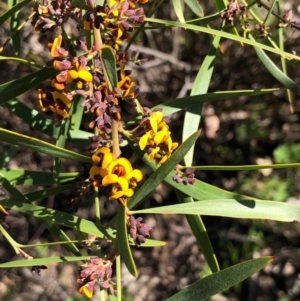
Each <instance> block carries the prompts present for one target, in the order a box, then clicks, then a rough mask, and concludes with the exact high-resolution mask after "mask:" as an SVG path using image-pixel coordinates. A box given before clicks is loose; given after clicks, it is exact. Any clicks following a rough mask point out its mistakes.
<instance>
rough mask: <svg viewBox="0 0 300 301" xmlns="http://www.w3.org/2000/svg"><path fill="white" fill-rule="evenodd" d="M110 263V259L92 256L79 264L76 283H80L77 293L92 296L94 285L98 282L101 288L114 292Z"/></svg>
mask: <svg viewBox="0 0 300 301" xmlns="http://www.w3.org/2000/svg"><path fill="white" fill-rule="evenodd" d="M112 264H113V262H112V260H104V259H102V258H98V257H93V258H91V259H89V260H87V262H86V263H85V264H83V265H81V266H80V268H79V272H78V274H79V278H78V279H77V283H78V284H79V285H80V287H79V290H78V291H79V293H80V294H83V295H85V296H86V297H88V298H92V296H93V293H94V286H95V284H98V285H99V286H100V287H101V288H102V289H106V290H108V292H109V293H110V294H115V293H116V290H115V283H114V282H113V281H112V280H111V276H112Z"/></svg>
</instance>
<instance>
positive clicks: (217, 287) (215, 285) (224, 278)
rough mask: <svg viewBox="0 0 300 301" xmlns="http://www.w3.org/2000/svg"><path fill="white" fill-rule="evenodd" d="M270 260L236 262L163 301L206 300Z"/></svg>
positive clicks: (262, 266)
mask: <svg viewBox="0 0 300 301" xmlns="http://www.w3.org/2000/svg"><path fill="white" fill-rule="evenodd" d="M272 260H273V257H270V256H268V257H261V258H257V259H252V260H249V261H245V262H242V263H239V264H236V265H234V266H231V267H229V268H227V269H224V270H222V271H220V272H217V273H214V274H211V275H209V276H206V277H204V278H203V279H201V280H198V281H197V282H195V283H193V284H192V285H190V286H188V287H187V288H185V289H183V290H182V291H180V292H179V293H177V294H176V295H174V296H172V297H171V298H168V299H167V300H165V301H187V300H189V301H201V300H207V299H208V298H209V297H212V296H214V295H216V294H218V293H220V292H222V291H224V290H225V289H228V288H229V287H231V286H233V285H235V284H237V283H239V282H241V281H243V280H244V279H246V278H248V277H250V276H251V275H252V274H254V273H256V272H258V271H259V270H261V269H263V268H264V267H265V266H266V265H268V264H269V263H270V262H271V261H272Z"/></svg>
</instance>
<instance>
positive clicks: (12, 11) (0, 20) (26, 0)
mask: <svg viewBox="0 0 300 301" xmlns="http://www.w3.org/2000/svg"><path fill="white" fill-rule="evenodd" d="M29 2H31V0H24V1H21V2H19V3H18V4H16V5H15V6H14V7H12V8H11V9H9V10H7V11H6V12H5V13H4V14H3V15H1V16H0V25H1V24H3V23H4V22H5V21H6V20H8V19H9V18H10V17H11V16H13V15H14V14H15V13H16V12H18V11H19V10H20V9H21V8H22V7H24V6H25V5H26V4H28V3H29ZM0 52H1V51H0Z"/></svg>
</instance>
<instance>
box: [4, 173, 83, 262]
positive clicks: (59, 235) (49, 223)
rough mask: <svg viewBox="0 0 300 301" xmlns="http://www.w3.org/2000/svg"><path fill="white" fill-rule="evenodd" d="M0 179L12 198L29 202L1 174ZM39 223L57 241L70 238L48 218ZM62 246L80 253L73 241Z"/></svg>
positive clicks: (77, 253) (76, 253)
mask: <svg viewBox="0 0 300 301" xmlns="http://www.w3.org/2000/svg"><path fill="white" fill-rule="evenodd" d="M0 181H1V184H2V186H3V187H4V188H5V189H6V191H7V192H8V193H10V195H11V196H12V197H13V198H15V199H17V200H19V201H20V202H23V203H27V204H30V200H29V199H28V198H27V197H26V196H24V195H23V194H22V193H21V192H20V191H19V190H18V189H16V188H15V187H14V186H12V185H11V184H10V183H9V182H8V180H7V179H5V178H4V177H3V175H1V174H0ZM57 188H59V187H57ZM31 196H32V195H31ZM35 196H36V195H35ZM41 223H42V224H43V225H44V226H45V227H46V228H47V229H48V230H49V231H50V233H52V234H53V235H54V237H56V238H57V239H58V241H62V242H66V241H70V238H69V237H68V236H67V235H66V234H65V233H64V232H63V231H62V230H61V229H60V228H59V227H58V226H57V225H56V224H54V223H53V222H52V221H50V220H49V219H46V220H41ZM64 247H65V248H66V249H67V250H69V251H70V252H72V253H73V254H74V255H77V256H80V255H81V254H80V252H79V250H78V249H77V247H76V246H75V244H74V243H69V244H65V245H64Z"/></svg>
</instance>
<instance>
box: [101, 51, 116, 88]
mask: <svg viewBox="0 0 300 301" xmlns="http://www.w3.org/2000/svg"><path fill="white" fill-rule="evenodd" d="M101 62H102V66H103V73H104V77H105V81H106V83H107V85H108V87H110V89H111V90H112V88H115V87H117V85H118V77H117V67H116V56H115V54H114V51H113V49H112V48H111V47H110V46H105V47H103V48H102V50H101Z"/></svg>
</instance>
